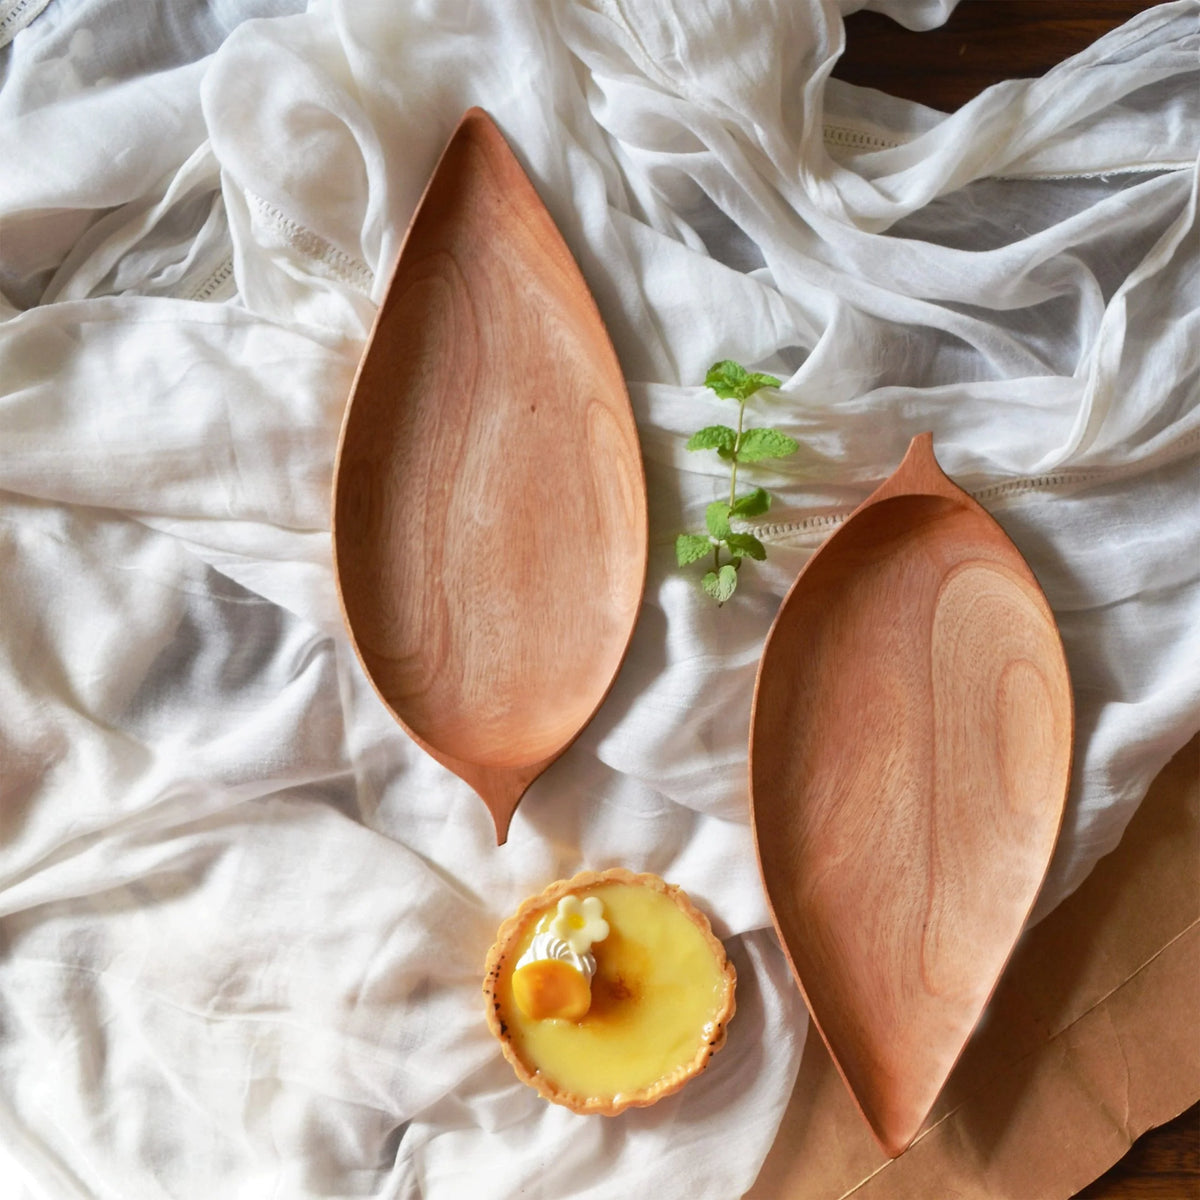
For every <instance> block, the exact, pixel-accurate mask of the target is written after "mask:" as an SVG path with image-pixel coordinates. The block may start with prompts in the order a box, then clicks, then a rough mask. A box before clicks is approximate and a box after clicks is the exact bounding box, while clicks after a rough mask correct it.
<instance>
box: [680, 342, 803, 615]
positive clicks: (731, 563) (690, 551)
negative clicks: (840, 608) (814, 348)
mask: <svg viewBox="0 0 1200 1200" xmlns="http://www.w3.org/2000/svg"><path fill="white" fill-rule="evenodd" d="M704 386H705V387H707V388H709V389H710V390H712V391H713V392H715V393H716V394H717V395H718V396H719V397H720V398H721V399H722V400H736V401H737V406H738V416H737V428H736V429H735V428H731V427H730V426H728V425H706V426H705V427H704V428H703V429H701V430H699V431H698V432H696V433H694V434H692V436H691V437H690V438H688V441H687V448H688V449H689V450H715V451H716V452H717V453H718V454H719V455H720V456H721V457H722V458H723V459H725V461H726V462H728V463H729V499H728V500H714V501H713V502H712V503H711V504H710V505H709V506H708V508H707V509H705V512H704V525H705V529H706V531H707V532H706V533H681V534H680V535H679V536H678V537H677V538H676V539H675V559H676V561H677V562H678V563H679V565H680V566H681V567H686V566H688V565H689V564H691V563H694V562H699V561H700V560H701V559H702V558H706V557H707V556H708V555H709V554H710V553H711V554H712V567H711V568H710V569H709V570H708V571H706V572H705V573H704V576H703V578H702V579H701V580H700V586H701V587H702V588H703V589H704V591H705V593H706V594H707V595H709V596H711V597H712V598H713V599H714V600H715V601H716V602H717V604H718V605H721V604H724V603H725V601H726V600H728V599H729V598H730V597H731V596H732V595H733V593H734V591H735V590H736V588H737V581H738V571H739V570H741V566H742V559H743V558H752V559H755V560H756V561H758V562H762V561H763V559H765V558H766V557H767V550H766V547H765V546H764V545H763V544H762V542H760V541H759V540H758V538H756V537H755V536H754V535H753V534H752V533H746V532H735V530H734V529H733V527H732V526H731V524H730V519H731V518H738V519H743V520H744V519H745V518H748V517H759V516H762V514H763V513H765V512H766V511H767V510H768V509H769V508H770V507H771V497H770V495H769V494H768V493H767V492H765V491H764V490H763V489H762V488H760V487H756V488H754V489H753V490H752V491H749V492H744V493H743V494H741V495H738V490H737V479H738V466H739V465H740V464H741V463H754V462H761V461H762V460H763V459H767V458H786V457H787V456H788V455H789V454H795V452H796V451H797V450H798V449H799V445H798V443H797V442H796V440H795V438H790V437H788V435H787V434H786V433H780V432H779V430H777V429H764V428H751V429H747V428H745V418H746V401H747V400H749V399H750V397H751V396H753V395H754V394H755V393H756V392H759V391H761V390H762V389H763V388H777V387H781V386H782V384H781V382H780V381H779V380H778V379H776V378H775V376H774V375H763V374H760V373H759V372H757V371H753V372H752V371H747V370H746V368H745V367H743V366H741V365H740V364H739V363H736V362H733V361H732V360H731V359H725V360H723V361H722V362H718V363H713V365H712V366H711V367H709V369H708V374H707V375H706V376H705V377H704ZM722 551H724V552H725V553H726V554H728V556H729V557H728V561H722Z"/></svg>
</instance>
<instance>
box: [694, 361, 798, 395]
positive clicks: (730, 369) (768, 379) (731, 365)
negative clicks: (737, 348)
mask: <svg viewBox="0 0 1200 1200" xmlns="http://www.w3.org/2000/svg"><path fill="white" fill-rule="evenodd" d="M704 386H705V387H706V388H711V389H712V390H713V391H714V392H716V393H717V395H718V396H720V397H721V399H722V400H746V399H748V398H749V397H750V396H753V395H754V393H755V392H757V391H758V390H759V388H765V387H773V388H777V387H782V386H783V383H782V382H781V381H780V380H778V379H776V378H775V376H774V375H763V374H762V373H761V372H759V371H755V372H754V373H753V374H751V373H750V372H749V371H747V370H746V368H745V367H743V366H742V365H741V363H735V362H734V361H733V360H732V359H730V358H726V359H722V360H721V361H720V362H716V363H713V365H712V366H711V367H709V368H708V374H707V375H705V377H704Z"/></svg>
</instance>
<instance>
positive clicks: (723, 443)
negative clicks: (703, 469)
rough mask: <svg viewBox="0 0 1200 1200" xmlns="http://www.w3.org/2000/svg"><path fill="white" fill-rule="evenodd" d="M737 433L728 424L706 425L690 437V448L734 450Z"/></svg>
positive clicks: (688, 446)
mask: <svg viewBox="0 0 1200 1200" xmlns="http://www.w3.org/2000/svg"><path fill="white" fill-rule="evenodd" d="M736 441H737V433H736V432H735V431H734V430H732V429H730V428H729V426H728V425H706V426H705V427H704V428H703V429H701V430H700V431H699V432H698V433H693V434H692V436H691V437H690V438H688V442H687V448H688V449H689V450H732V449H733V446H734V443H735V442H736Z"/></svg>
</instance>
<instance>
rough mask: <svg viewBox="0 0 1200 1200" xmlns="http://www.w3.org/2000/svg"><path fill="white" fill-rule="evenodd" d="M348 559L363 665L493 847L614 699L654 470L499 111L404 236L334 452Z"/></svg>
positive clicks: (461, 132) (349, 617) (478, 121)
mask: <svg viewBox="0 0 1200 1200" xmlns="http://www.w3.org/2000/svg"><path fill="white" fill-rule="evenodd" d="M333 514H334V515H333V530H334V554H335V566H336V572H337V579H338V586H339V591H340V595H341V601H342V607H343V611H344V615H345V619H346V623H347V626H348V628H349V630H350V634H351V637H352V639H353V642H354V646H355V649H356V651H357V653H358V656H359V659H360V661H361V663H362V665H363V668H364V670H365V671H366V673H367V675H368V676H369V678H370V680H371V682H372V684H373V685H374V686H375V688H376V690H377V691H378V693H379V695H380V697H381V698H382V699H383V701H384V703H385V704H386V705H387V706H388V708H389V709H390V710H391V712H392V714H393V715H394V716H395V718H396V719H397V720H398V721H399V722H400V724H401V725H402V726H403V727H404V728H405V729H406V730H407V731H408V732H409V733H410V734H411V735H412V737H413V738H414V739H415V740H416V741H417V742H418V743H419V744H420V745H421V746H423V747H424V748H425V749H426V750H427V751H428V752H429V753H430V754H431V755H433V756H434V757H435V758H436V759H438V761H439V762H441V763H443V764H444V765H445V766H447V767H448V768H449V769H450V770H452V771H454V772H455V773H456V774H458V775H459V776H460V777H462V778H463V779H465V780H466V781H467V782H468V783H469V784H471V786H472V787H474V788H475V789H476V791H478V792H479V794H480V796H481V797H482V798H483V800H484V802H485V804H487V805H488V808H489V810H490V811H491V813H492V816H493V819H494V822H495V826H496V835H497V839H498V841H500V842H503V841H504V840H505V838H506V836H507V830H508V825H509V821H510V819H511V816H512V813H513V810H514V809H515V808H516V805H517V803H518V801H519V800H520V798H521V796H522V794H523V793H524V791H525V789H526V788H527V787H528V785H529V783H530V782H531V781H532V780H533V779H534V778H536V777H537V776H538V775H539V774H540V773H541V772H542V771H543V770H544V769H545V768H546V767H547V766H548V765H549V764H550V763H551V762H552V761H553V760H554V759H555V758H557V757H558V756H559V755H560V754H561V753H562V752H563V750H565V749H566V747H567V746H568V745H569V744H570V742H571V741H572V740H573V739H574V738H575V736H576V735H577V734H578V733H579V731H580V730H581V729H582V728H583V727H584V725H585V724H586V723H587V722H588V720H590V718H591V716H592V715H593V714H594V713H595V711H596V709H597V707H598V706H599V704H600V703H601V701H602V700H603V698H604V696H605V694H606V693H607V692H608V690H609V687H610V686H611V684H612V682H613V679H614V677H615V675H616V672H617V669H618V667H619V666H620V663H621V660H622V658H623V657H624V654H625V651H626V648H627V646H628V644H629V640H630V637H631V636H632V632H633V627H634V622H635V619H636V616H637V611H638V608H639V605H640V603H641V597H642V591H643V587H644V583H645V572H646V549H647V517H646V497H645V480H644V475H643V470H642V460H641V453H640V449H639V445H638V438H637V431H636V428H635V426H634V421H633V414H632V411H631V409H630V405H629V398H628V394H627V392H626V390H625V384H624V380H623V378H622V374H621V369H620V366H619V364H618V362H617V359H616V355H615V354H614V352H613V349H612V345H611V343H610V342H609V339H608V335H607V333H606V331H605V329H604V326H603V324H602V322H601V319H600V316H599V313H598V312H597V310H596V306H595V304H594V302H593V301H592V298H591V295H590V293H589V292H588V289H587V286H586V284H585V283H584V280H583V277H582V275H581V274H580V272H579V270H578V268H577V266H576V264H575V262H574V260H573V259H572V257H571V254H570V252H569V251H568V249H567V247H566V245H565V243H564V242H563V240H562V238H561V236H560V235H559V233H558V230H557V229H556V228H555V226H554V223H553V221H552V220H551V218H550V215H549V214H548V213H547V211H546V209H545V208H544V206H543V205H542V204H541V202H540V200H539V198H538V196H537V194H536V192H535V191H534V188H533V185H532V184H531V183H530V181H529V179H528V178H527V177H526V175H525V174H524V172H523V171H522V169H521V167H520V165H519V164H518V162H517V160H516V158H515V157H514V156H513V154H512V152H511V150H510V149H509V148H508V146H507V145H506V144H505V142H504V139H503V137H502V136H501V134H500V132H499V130H498V129H497V128H496V126H495V125H494V124H493V122H492V121H491V119H490V118H489V117H488V116H487V115H486V114H485V113H483V112H482V111H481V110H479V109H473V110H471V111H470V112H469V113H467V115H466V116H465V117H464V118H463V121H462V123H461V124H460V126H459V128H458V130H457V131H456V133H455V134H454V136H453V138H452V139H451V141H450V143H449V145H448V146H447V148H446V150H445V152H444V154H443V156H442V159H441V161H440V163H439V164H438V167H437V169H436V171H435V172H434V175H433V178H432V180H431V181H430V184H429V186H428V189H427V191H426V193H425V196H424V197H423V199H422V201H421V204H420V206H419V208H418V210H417V214H416V216H415V217H414V219H413V222H412V225H411V227H410V229H409V231H408V234H407V237H406V239H405V243H404V246H403V248H402V250H401V253H400V258H399V262H398V264H397V267H396V271H395V275H394V276H393V279H392V281H391V284H390V286H389V289H388V293H387V296H386V298H385V300H384V302H383V304H382V306H381V309H380V312H379V315H378V318H377V321H376V325H375V328H374V330H373V332H372V334H371V339H370V342H369V344H368V348H367V351H366V353H365V355H364V358H363V360H362V364H361V366H360V368H359V374H358V377H357V380H356V382H355V385H354V391H353V394H352V397H351V401H350V406H349V409H348V411H347V415H346V419H345V423H344V427H343V431H342V438H341V444H340V447H339V452H338V464H337V473H336V478H335V482H334V503H333Z"/></svg>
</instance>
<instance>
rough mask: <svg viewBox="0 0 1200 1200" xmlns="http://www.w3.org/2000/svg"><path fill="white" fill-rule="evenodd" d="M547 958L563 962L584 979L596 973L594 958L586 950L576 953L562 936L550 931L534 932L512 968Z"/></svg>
mask: <svg viewBox="0 0 1200 1200" xmlns="http://www.w3.org/2000/svg"><path fill="white" fill-rule="evenodd" d="M547 959H558V960H559V961H560V962H565V963H566V964H567V965H568V966H572V967H574V968H575V970H577V971H578V972H579V973H580V974H581V975H583V976H584V978H586V979H591V977H592V976H593V975H594V974H595V973H596V960H595V959H594V958H593V957H592V956H591V955H590V954H588V953H587V952H586V951H585V952H584V953H583V954H576V953H575V951H574V950H572V949H571V946H570V944H569V943H568V942H564V941H563V939H562V938H560V937H555V936H554V934H552V933H548V932H547V933H536V934H534V936H533V941H532V942H530V943H529V949H528V950H526V951H525V953H524V954H522V955H521V957H520V958H518V959H517V965H516V967H515V968H514V970H517V971H519V970H520V969H521V968H522V967H526V966H528V965H529V964H530V963H532V962H543V961H545V960H547Z"/></svg>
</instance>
